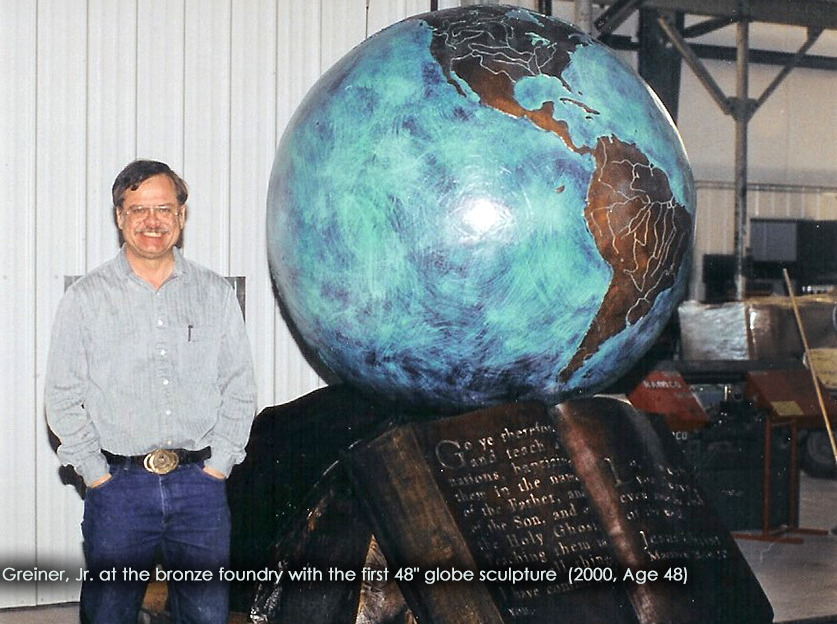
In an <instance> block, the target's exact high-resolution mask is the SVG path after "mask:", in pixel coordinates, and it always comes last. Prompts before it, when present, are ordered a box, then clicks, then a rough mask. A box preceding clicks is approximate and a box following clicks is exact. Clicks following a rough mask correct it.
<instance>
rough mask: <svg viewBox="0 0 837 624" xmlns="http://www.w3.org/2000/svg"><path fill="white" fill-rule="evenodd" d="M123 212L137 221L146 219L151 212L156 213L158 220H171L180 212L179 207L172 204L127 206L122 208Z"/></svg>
mask: <svg viewBox="0 0 837 624" xmlns="http://www.w3.org/2000/svg"><path fill="white" fill-rule="evenodd" d="M123 210H124V211H125V214H126V215H127V216H128V217H129V218H131V219H136V220H138V221H142V220H144V219H146V218H147V217H148V216H149V215H150V214H151V213H152V212H153V213H154V214H156V215H157V218H158V219H160V221H172V220H174V218H175V217H176V216H178V215H179V214H180V208H178V207H177V206H173V205H172V204H163V205H162V206H128V207H127V208H123Z"/></svg>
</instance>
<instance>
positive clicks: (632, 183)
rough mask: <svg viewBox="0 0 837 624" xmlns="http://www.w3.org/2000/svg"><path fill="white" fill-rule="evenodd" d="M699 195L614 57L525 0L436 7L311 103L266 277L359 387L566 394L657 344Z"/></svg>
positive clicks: (415, 399) (429, 394) (274, 179)
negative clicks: (521, 4) (516, 4)
mask: <svg viewBox="0 0 837 624" xmlns="http://www.w3.org/2000/svg"><path fill="white" fill-rule="evenodd" d="M694 204H695V197H694V184H693V181H692V177H691V171H690V168H689V165H688V162H687V159H686V155H685V151H684V149H683V145H682V142H681V140H680V138H679V135H678V134H677V131H676V129H675V128H674V125H673V124H672V122H671V120H670V118H669V117H668V115H667V114H666V113H665V111H664V110H663V108H662V106H661V104H660V103H659V101H658V100H657V98H656V97H655V96H654V95H653V93H652V92H651V91H650V89H648V87H647V86H646V85H645V84H644V82H642V80H641V79H640V78H639V77H638V76H637V74H636V73H635V72H634V70H633V69H631V68H630V67H629V66H628V65H627V64H626V63H625V62H623V61H622V60H621V59H619V58H618V57H617V56H616V55H615V54H614V53H612V52H611V51H609V50H608V49H607V48H606V47H604V46H603V45H601V44H600V43H598V42H596V41H595V40H593V39H591V38H590V37H588V36H587V35H585V34H583V33H581V32H580V31H578V30H577V29H575V28H574V27H573V26H571V25H570V24H567V23H566V22H562V21H560V20H557V19H555V18H549V17H545V16H543V15H539V14H537V13H533V12H531V11H528V10H524V9H520V8H511V7H497V6H491V7H488V6H482V7H466V8H460V9H450V10H444V11H436V12H431V13H427V14H423V15H419V16H415V17H412V18H409V19H407V20H404V21H402V22H399V23H398V24H396V25H394V26H391V27H389V28H388V29H385V30H384V31H381V32H380V33H378V34H377V35H375V36H373V37H371V38H369V39H368V40H366V41H365V42H364V43H362V44H360V45H359V46H357V47H356V48H355V49H354V50H352V51H351V52H350V53H349V54H347V55H346V56H345V57H344V58H343V59H341V60H340V61H338V63H337V64H336V65H335V66H334V67H332V68H331V69H330V70H329V71H328V72H327V73H326V74H325V75H324V76H323V77H322V78H321V79H320V80H319V81H318V82H317V83H316V84H315V85H314V87H313V88H312V89H311V91H310V92H309V94H308V95H307V96H306V98H305V100H304V101H303V102H302V104H301V105H300V107H299V108H298V109H297V111H296V113H295V115H294V117H293V118H292V120H291V121H290V123H289V125H288V128H287V129H286V131H285V134H284V136H283V138H282V141H281V143H280V145H279V148H278V150H277V154H276V160H275V162H274V167H273V173H272V176H271V183H270V190H269V197H268V249H269V256H270V265H271V272H272V275H273V278H274V281H275V283H276V287H277V291H278V294H279V296H280V300H281V302H282V304H283V307H284V310H285V312H286V314H287V316H288V317H289V320H290V321H291V322H292V323H293V325H294V326H295V327H296V329H297V330H298V334H299V336H300V337H301V338H302V340H303V341H304V342H305V343H306V345H307V346H308V347H309V348H310V349H312V350H313V352H314V353H315V354H316V356H317V357H318V358H319V359H320V360H321V362H322V363H324V364H325V365H326V366H327V367H328V368H329V369H331V370H332V371H333V372H334V373H336V374H337V375H338V376H340V377H341V378H342V379H344V380H345V381H346V382H348V383H351V384H353V385H355V386H357V387H358V388H360V389H362V390H366V391H368V392H371V393H375V394H379V395H382V396H385V397H387V398H390V399H394V400H400V401H406V402H410V403H413V404H419V405H428V406H433V407H437V408H444V409H462V408H471V407H478V406H483V405H489V404H492V403H498V402H502V401H508V400H517V399H538V400H542V401H545V402H551V403H554V402H558V401H561V400H563V399H565V398H568V397H570V396H575V395H578V394H584V393H591V392H595V391H597V390H598V389H600V388H602V387H604V386H606V385H607V384H608V383H610V382H612V381H614V380H615V379H616V378H617V377H618V376H619V375H621V374H623V373H624V372H625V371H626V370H627V369H628V368H630V367H631V366H632V365H633V364H634V363H635V362H636V361H637V360H638V359H639V358H640V357H641V356H642V355H643V353H644V352H645V351H646V350H647V348H648V347H649V346H650V345H651V343H652V342H653V341H654V340H655V339H656V337H657V335H658V334H659V332H660V331H661V329H662V327H663V326H664V324H665V322H666V321H667V319H668V317H669V315H670V313H671V312H672V310H673V308H674V307H675V306H676V305H677V303H678V302H679V300H680V298H681V297H682V295H683V292H684V289H685V286H686V279H687V272H688V266H689V263H690V252H691V241H692V224H693V220H694Z"/></svg>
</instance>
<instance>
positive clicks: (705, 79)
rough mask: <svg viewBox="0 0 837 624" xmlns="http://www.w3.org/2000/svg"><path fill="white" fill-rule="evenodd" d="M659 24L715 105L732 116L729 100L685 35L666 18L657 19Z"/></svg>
mask: <svg viewBox="0 0 837 624" xmlns="http://www.w3.org/2000/svg"><path fill="white" fill-rule="evenodd" d="M657 22H658V23H659V25H660V28H662V29H663V32H665V34H666V35H667V36H668V38H669V40H670V41H671V43H672V45H673V46H674V47H675V48H677V51H678V52H680V55H681V56H682V57H683V60H684V61H686V64H687V65H688V66H689V67H690V68H691V70H692V71H693V72H694V73H695V76H697V79H698V80H700V82H701V84H702V85H703V86H704V87H705V88H706V90H707V91H708V92H709V95H710V96H712V99H713V100H715V103H716V104H717V105H718V106H719V107H720V109H721V110H722V111H723V112H724V113H725V114H727V115H732V114H733V107H732V104H731V103H730V101H729V98H728V97H727V96H726V94H725V93H724V92H723V90H722V89H721V87H720V86H718V83H717V82H716V81H715V79H714V78H713V77H712V74H710V73H709V71H708V70H707V69H706V67H705V66H704V64H703V63H702V62H701V60H700V59H699V58H698V56H697V55H696V54H695V53H694V51H693V50H692V48H691V47H690V46H689V44H688V42H687V41H686V40H685V39H684V38H683V35H681V34H680V32H678V30H677V28H676V27H675V26H674V24H672V23H671V22H670V21H669V20H668V19H667V18H666V17H665V16H663V15H661V16H660V17H659V18H657Z"/></svg>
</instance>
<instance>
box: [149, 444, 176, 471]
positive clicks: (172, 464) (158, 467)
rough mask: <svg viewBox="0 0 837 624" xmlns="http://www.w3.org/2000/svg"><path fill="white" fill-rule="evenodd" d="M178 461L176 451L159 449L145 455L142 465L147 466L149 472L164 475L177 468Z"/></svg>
mask: <svg viewBox="0 0 837 624" xmlns="http://www.w3.org/2000/svg"><path fill="white" fill-rule="evenodd" d="M178 462H179V460H178V459H177V453H175V452H174V451H169V450H166V449H157V450H156V451H151V452H150V453H149V454H148V455H146V456H145V459H144V460H143V462H142V465H143V466H145V469H146V470H147V471H148V472H153V473H154V474H158V475H164V474H168V473H170V472H171V471H172V470H174V469H175V468H177V464H178Z"/></svg>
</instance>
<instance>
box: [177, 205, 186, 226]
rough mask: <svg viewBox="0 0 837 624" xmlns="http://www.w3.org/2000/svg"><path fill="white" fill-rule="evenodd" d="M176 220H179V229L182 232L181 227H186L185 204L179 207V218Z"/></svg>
mask: <svg viewBox="0 0 837 624" xmlns="http://www.w3.org/2000/svg"><path fill="white" fill-rule="evenodd" d="M178 219H180V229H181V230H182V229H183V226H184V225H186V204H183V205H182V206H181V207H180V216H179V217H178Z"/></svg>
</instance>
